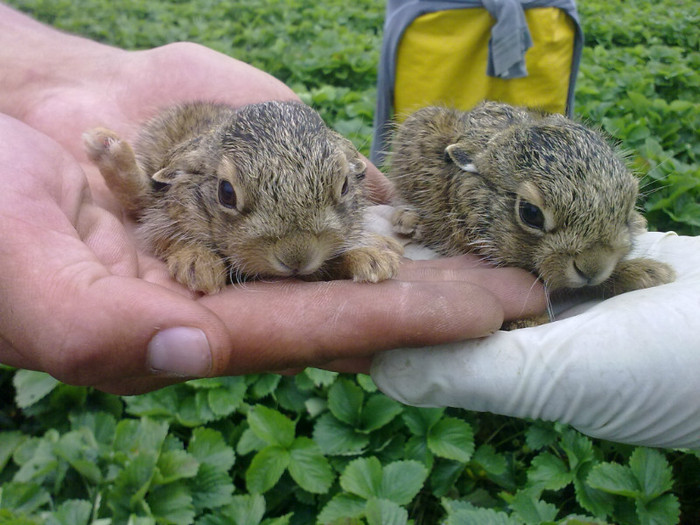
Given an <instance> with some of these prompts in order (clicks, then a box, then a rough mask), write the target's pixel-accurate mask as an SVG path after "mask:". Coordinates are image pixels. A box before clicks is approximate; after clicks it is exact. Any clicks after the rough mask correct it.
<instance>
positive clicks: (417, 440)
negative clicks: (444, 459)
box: [404, 436, 435, 469]
mask: <svg viewBox="0 0 700 525" xmlns="http://www.w3.org/2000/svg"><path fill="white" fill-rule="evenodd" d="M404 457H405V458H406V459H414V460H416V461H420V462H421V463H423V464H424V465H425V466H426V467H428V468H429V469H430V468H432V466H433V463H434V461H435V456H433V453H432V452H430V450H429V449H428V443H427V442H426V439H425V437H424V436H411V437H410V438H408V440H407V441H406V445H405V446H404Z"/></svg>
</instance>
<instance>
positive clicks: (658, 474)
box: [630, 447, 673, 501]
mask: <svg viewBox="0 0 700 525" xmlns="http://www.w3.org/2000/svg"><path fill="white" fill-rule="evenodd" d="M630 470H631V472H632V474H633V475H634V478H635V479H636V480H637V482H638V487H639V489H640V490H641V494H640V497H641V498H642V499H643V500H644V501H651V500H653V499H654V498H656V497H658V496H660V495H661V494H663V493H664V492H668V491H669V490H671V489H672V488H673V472H672V471H671V466H670V465H669V464H668V461H666V458H665V457H664V455H663V454H662V453H661V452H659V451H658V450H652V449H650V448H642V447H637V448H636V449H635V450H634V452H632V456H631V457H630Z"/></svg>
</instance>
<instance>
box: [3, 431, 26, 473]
mask: <svg viewBox="0 0 700 525" xmlns="http://www.w3.org/2000/svg"><path fill="white" fill-rule="evenodd" d="M26 439H27V438H26V436H24V435H23V434H22V433H21V432H16V431H12V432H0V472H2V469H4V468H5V465H7V462H8V461H9V460H10V458H11V457H12V454H14V452H15V449H16V448H17V447H18V446H20V445H21V444H22V443H23V442H24V441H25V440H26Z"/></svg>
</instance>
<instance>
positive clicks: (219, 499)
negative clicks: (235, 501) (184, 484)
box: [189, 463, 234, 513]
mask: <svg viewBox="0 0 700 525" xmlns="http://www.w3.org/2000/svg"><path fill="white" fill-rule="evenodd" d="M189 486H190V488H191V490H192V503H193V505H194V508H195V510H196V511H197V512H198V513H199V512H201V511H202V510H204V509H215V508H217V507H222V506H223V505H228V504H229V503H231V500H232V495H233V492H234V487H233V482H232V480H231V476H230V475H229V473H228V471H227V470H224V469H222V468H221V467H219V466H214V465H212V464H210V463H202V464H200V465H199V470H198V471H197V475H196V476H195V477H194V479H192V480H191V481H190V483H189Z"/></svg>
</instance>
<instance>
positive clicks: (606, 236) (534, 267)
mask: <svg viewBox="0 0 700 525" xmlns="http://www.w3.org/2000/svg"><path fill="white" fill-rule="evenodd" d="M473 145H474V141H473V140H469V141H462V142H460V141H457V142H456V143H454V144H451V145H449V146H447V148H446V150H445V152H446V155H447V156H448V157H449V158H450V159H451V160H452V161H453V162H454V163H455V165H457V166H459V168H460V169H461V170H463V172H464V173H463V175H464V176H465V177H469V178H473V177H478V178H479V179H480V183H479V185H478V187H479V189H478V190H476V191H474V192H473V194H472V195H471V196H470V197H469V198H467V199H464V201H463V205H464V206H470V207H471V208H472V209H471V210H466V209H463V210H460V212H461V213H471V214H473V213H475V211H476V210H478V214H479V219H478V223H477V225H476V230H477V231H476V232H475V233H476V238H478V239H479V241H478V242H477V243H476V246H477V248H478V251H479V252H480V253H482V254H483V255H485V256H486V257H489V258H491V259H493V260H494V261H496V262H498V263H501V264H505V265H516V266H520V267H523V268H526V269H528V270H530V271H533V272H535V273H537V274H538V275H539V276H540V277H541V279H542V280H543V281H544V282H545V283H546V284H547V285H548V287H549V288H550V289H551V290H555V289H559V288H579V287H583V286H595V285H598V284H600V283H602V282H603V281H605V280H606V279H608V278H609V277H610V276H611V274H612V272H613V270H614V269H615V267H616V265H617V264H618V262H619V261H620V259H621V258H622V257H624V256H625V255H626V254H627V253H628V252H629V251H630V249H631V244H632V237H633V235H634V234H635V233H637V232H640V231H643V229H644V228H645V221H644V219H643V217H642V216H641V215H640V214H639V213H637V212H636V211H635V203H636V199H637V193H638V183H637V179H636V177H635V176H634V175H633V174H632V173H631V172H630V171H629V170H628V169H627V167H626V165H625V163H624V162H623V161H622V160H621V158H620V157H619V155H618V154H617V153H616V152H615V151H614V150H613V148H612V147H611V146H610V145H609V144H608V143H607V142H606V141H605V140H604V139H603V138H602V137H601V135H600V134H598V133H597V132H595V131H593V130H590V129H587V128H585V127H584V126H582V125H580V124H577V123H574V122H572V121H570V120H568V119H566V118H565V117H563V116H559V115H552V116H548V117H544V118H541V119H533V120H531V121H530V122H528V123H525V124H522V123H519V124H518V125H513V126H510V127H506V128H505V129H503V130H501V131H499V132H497V133H495V134H493V135H492V136H491V137H490V139H489V140H488V141H487V142H486V145H485V147H483V148H479V149H478V150H475V149H474V147H473ZM472 186H473V185H472ZM456 202H457V205H458V206H459V205H460V204H459V202H460V201H459V200H457V201H456Z"/></svg>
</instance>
